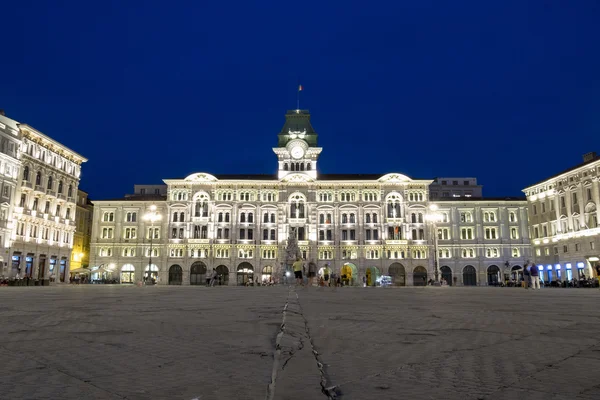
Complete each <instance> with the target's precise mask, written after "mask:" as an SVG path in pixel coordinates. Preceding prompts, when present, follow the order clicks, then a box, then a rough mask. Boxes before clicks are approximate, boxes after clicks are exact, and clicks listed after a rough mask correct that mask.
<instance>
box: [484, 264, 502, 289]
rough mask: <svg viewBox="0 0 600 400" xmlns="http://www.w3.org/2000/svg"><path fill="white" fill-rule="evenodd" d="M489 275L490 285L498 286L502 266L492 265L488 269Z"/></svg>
mask: <svg viewBox="0 0 600 400" xmlns="http://www.w3.org/2000/svg"><path fill="white" fill-rule="evenodd" d="M487 277H488V279H487V282H488V285H489V286H498V285H499V284H500V282H501V279H500V268H498V266H497V265H490V266H489V267H488V269H487Z"/></svg>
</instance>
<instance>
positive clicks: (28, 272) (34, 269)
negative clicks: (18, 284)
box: [0, 246, 70, 286]
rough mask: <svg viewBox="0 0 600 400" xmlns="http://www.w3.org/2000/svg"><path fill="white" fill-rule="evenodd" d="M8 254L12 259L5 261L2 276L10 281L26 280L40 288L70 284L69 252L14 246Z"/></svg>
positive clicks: (59, 249) (47, 248)
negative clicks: (62, 283) (53, 284)
mask: <svg viewBox="0 0 600 400" xmlns="http://www.w3.org/2000/svg"><path fill="white" fill-rule="evenodd" d="M32 247H33V246H32ZM7 253H8V254H9V255H10V258H9V259H8V260H3V261H4V262H3V263H2V273H0V275H1V276H3V277H5V278H7V279H9V280H15V279H16V280H25V281H27V283H28V284H29V285H40V286H45V285H49V284H50V283H53V282H69V260H70V251H68V250H65V249H61V248H54V247H46V248H42V247H40V248H36V247H33V248H28V247H27V246H23V247H18V246H14V247H13V248H11V249H10V250H8V251H7Z"/></svg>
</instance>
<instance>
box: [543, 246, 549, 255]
mask: <svg viewBox="0 0 600 400" xmlns="http://www.w3.org/2000/svg"><path fill="white" fill-rule="evenodd" d="M544 255H547V256H549V255H550V249H549V248H547V247H546V248H545V249H544Z"/></svg>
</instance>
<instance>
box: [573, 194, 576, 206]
mask: <svg viewBox="0 0 600 400" xmlns="http://www.w3.org/2000/svg"><path fill="white" fill-rule="evenodd" d="M573 204H577V193H573Z"/></svg>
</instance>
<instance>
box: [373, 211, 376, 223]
mask: <svg viewBox="0 0 600 400" xmlns="http://www.w3.org/2000/svg"><path fill="white" fill-rule="evenodd" d="M373 223H374V224H376V223H377V214H375V213H373Z"/></svg>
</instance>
